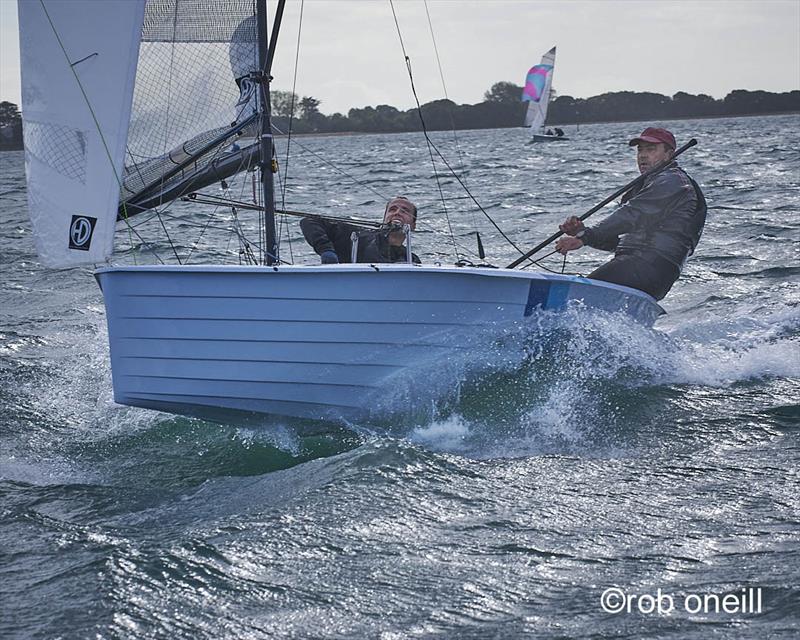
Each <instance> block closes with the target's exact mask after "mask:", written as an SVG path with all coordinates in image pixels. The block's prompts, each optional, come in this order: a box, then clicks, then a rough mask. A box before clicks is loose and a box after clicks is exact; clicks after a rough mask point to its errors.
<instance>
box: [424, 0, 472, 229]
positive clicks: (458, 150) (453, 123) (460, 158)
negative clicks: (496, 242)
mask: <svg viewBox="0 0 800 640" xmlns="http://www.w3.org/2000/svg"><path fill="white" fill-rule="evenodd" d="M424 3H425V15H426V16H427V17H428V30H429V31H430V32H431V42H432V43H433V51H434V53H435V54H436V65H437V66H438V67H439V78H441V80H442V91H443V92H444V97H445V100H450V96H449V95H448V94H447V84H446V83H445V81H444V72H443V71H442V61H441V60H440V59H439V47H437V46H436V36H435V35H434V33H433V23H432V22H431V14H430V12H429V11H428V0H424ZM447 115H448V116H450V126H451V128H452V133H453V143H454V144H455V147H456V153H457V154H458V163H459V164H460V165H461V175H462V176H464V178H465V181H466V168H465V166H464V154H463V153H462V152H461V145H460V144H459V143H458V135H457V134H456V121H455V119H454V118H453V110H452V108H451V109H448V110H447ZM470 214H471V215H472V226H473V227H474V228H477V226H478V225H477V222H476V220H475V212H474V211H470Z"/></svg>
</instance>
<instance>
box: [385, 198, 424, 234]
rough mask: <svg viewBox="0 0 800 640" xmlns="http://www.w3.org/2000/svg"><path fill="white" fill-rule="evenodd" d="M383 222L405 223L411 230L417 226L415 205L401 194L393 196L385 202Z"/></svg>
mask: <svg viewBox="0 0 800 640" xmlns="http://www.w3.org/2000/svg"><path fill="white" fill-rule="evenodd" d="M383 223H384V224H392V223H395V224H398V223H399V224H401V225H402V224H407V225H409V226H410V227H411V230H412V231H413V230H414V229H416V227H417V206H416V205H415V204H414V203H413V202H411V200H409V199H408V198H405V197H403V196H397V197H394V198H392V199H391V200H389V202H387V203H386V209H385V210H384V212H383Z"/></svg>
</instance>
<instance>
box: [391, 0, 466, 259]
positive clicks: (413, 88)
mask: <svg viewBox="0 0 800 640" xmlns="http://www.w3.org/2000/svg"><path fill="white" fill-rule="evenodd" d="M389 6H391V8H392V15H393V16H394V25H395V27H396V28H397V37H398V38H399V39H400V48H401V49H402V50H403V58H404V59H405V61H406V70H407V71H408V79H409V81H410V82H411V92H412V93H413V94H414V101H415V102H416V103H417V114H418V115H419V121H420V123H421V124H422V132H423V134H424V135H425V141H426V143H427V145H428V153H429V154H430V157H431V165H432V166H433V175H434V177H435V178H436V187H437V188H438V190H439V197H440V198H441V201H442V209H444V216H445V219H446V220H447V228H448V230H449V232H450V239H451V241H452V243H453V250H454V251H455V252H456V262H458V261H460V260H461V256H460V255H459V253H458V245H457V244H456V237H455V234H454V233H453V225H452V224H451V223H450V213H449V212H448V211H447V203H446V201H445V198H444V191H442V182H441V180H440V179H439V172H438V171H437V170H436V161H435V160H434V158H433V151H432V150H431V146H432V144H433V143H432V142H431V139H430V137H429V136H428V130H427V128H426V126H425V119H424V118H423V117H422V106H421V105H420V103H419V97H418V96H417V88H416V86H415V85H414V74H413V73H412V72H411V58H409V57H408V54H407V53H406V46H405V43H404V42H403V34H402V33H401V32H400V23H399V22H398V21H397V13H396V12H395V10H394V2H393V0H389ZM437 153H438V152H437ZM440 155H441V154H440Z"/></svg>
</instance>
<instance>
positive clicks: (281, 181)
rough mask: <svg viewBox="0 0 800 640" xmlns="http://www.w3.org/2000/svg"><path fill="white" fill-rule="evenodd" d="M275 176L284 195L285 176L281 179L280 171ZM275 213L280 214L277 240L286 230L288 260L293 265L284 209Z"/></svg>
mask: <svg viewBox="0 0 800 640" xmlns="http://www.w3.org/2000/svg"><path fill="white" fill-rule="evenodd" d="M275 175H277V176H278V182H280V185H281V190H283V192H284V193H285V184H286V183H285V180H286V176H284V177H283V178H281V172H280V171H278V173H276V174H275ZM275 213H281V224H280V227H279V229H278V239H279V240H280V238H281V234H282V233H283V230H284V229H286V242H287V244H288V245H289V260H290V262H291V263H292V264H294V250H293V249H292V238H291V236H290V235H289V222H288V220H287V219H286V213H285V209H284V208H283V206H282V207H281V209H275Z"/></svg>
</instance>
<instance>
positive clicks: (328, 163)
mask: <svg viewBox="0 0 800 640" xmlns="http://www.w3.org/2000/svg"><path fill="white" fill-rule="evenodd" d="M272 128H273V129H274V130H275V131H276V132H277V133H279V134H281V135H282V136H285V135H286V132H285V131H282V130H281V129H280V127H278V126H276V125H275V123H272ZM295 144H296V145H297V146H299V147H300V148H301V149H302V150H303V151H305V152H307V153H310V154H311V155H312V156H314V157H315V158H317V159H318V160H321V161H322V162H323V163H324V164H326V165H328V166H329V167H331V168H332V169H333V170H334V171H336V172H338V173H341V174H342V175H343V176H344V177H346V178H349V179H350V180H351V181H352V182H353V183H355V184H357V185H358V186H360V187H364V188H365V189H368V190H370V191H372V193H374V194H375V195H377V196H379V197H380V198H381V199H382V200H384V201H387V200H388V199H389V198H388V197H387V196H386V195H384V194H383V193H381V192H380V191H378V190H377V189H375V188H374V187H372V186H371V185H368V184H366V183H365V182H361V181H360V180H359V179H358V178H356V177H354V176H352V175H350V174H349V173H347V172H346V171H344V170H342V169H340V168H339V167H337V166H336V165H335V164H334V163H332V162H331V161H330V160H326V159H325V158H324V157H323V156H322V155H320V154H319V153H317V152H316V151H312V150H311V149H310V148H308V147H307V146H305V145H304V144H303V143H301V142H297V141H296V140H295Z"/></svg>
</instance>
